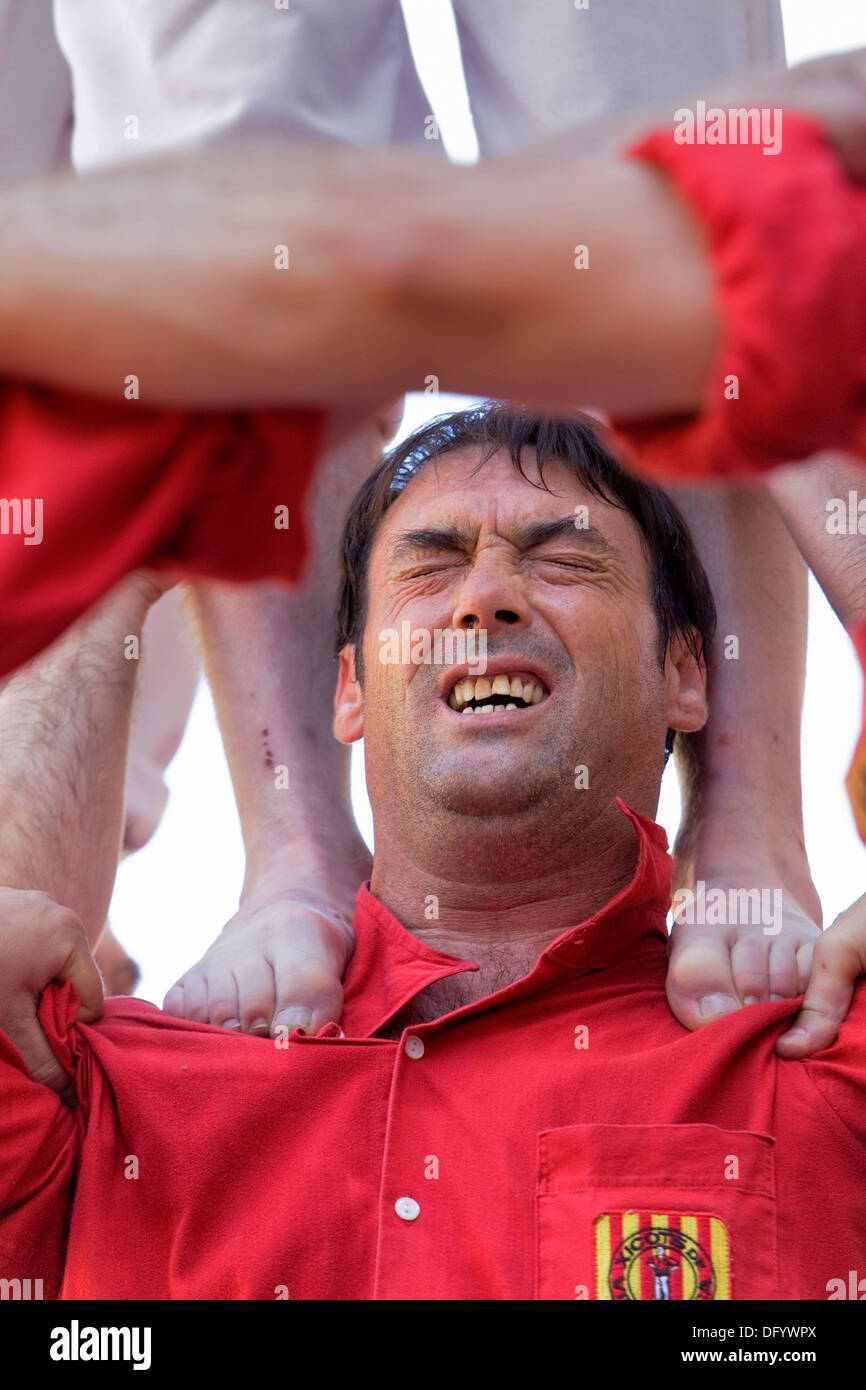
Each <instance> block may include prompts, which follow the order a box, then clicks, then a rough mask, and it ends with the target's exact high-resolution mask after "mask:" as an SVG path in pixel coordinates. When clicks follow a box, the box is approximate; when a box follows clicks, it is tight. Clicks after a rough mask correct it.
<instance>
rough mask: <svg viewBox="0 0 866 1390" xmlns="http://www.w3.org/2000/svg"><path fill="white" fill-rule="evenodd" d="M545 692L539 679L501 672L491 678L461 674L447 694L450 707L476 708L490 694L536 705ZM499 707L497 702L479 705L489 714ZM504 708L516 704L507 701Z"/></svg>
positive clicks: (488, 697) (514, 707)
mask: <svg viewBox="0 0 866 1390" xmlns="http://www.w3.org/2000/svg"><path fill="white" fill-rule="evenodd" d="M547 693H548V692H547V689H546V688H545V686H544V685H543V684H542V683H541V681H538V680H524V679H523V678H522V677H521V676H509V675H505V674H501V675H498V676H494V677H493V678H492V680H491V678H490V677H489V676H478V677H477V678H476V679H475V680H472V678H471V677H469V676H463V677H461V679H460V680H458V681H457V682H456V683H455V685H454V688H453V689H452V691H451V694H450V695H449V696H448V703H449V705H450V706H451V708H452V709H459V710H462V709H463V708H464V706H469V707H470V708H472V707H475V708H478V707H479V706H478V702H479V701H483V700H488V699H490V697H491V695H500V696H501V695H508V696H510V699H511V700H521V701H522V702H523V704H524V705H537V704H539V703H540V702H541V701H542V700H543V699H544V697H545V695H547ZM501 707H502V706H501V704H500V703H497V704H496V705H481V706H480V709H481V712H482V713H484V714H489V713H492V712H493V710H494V709H499V708H501ZM505 708H506V709H517V705H516V704H511V703H509V704H507V705H506V706H505Z"/></svg>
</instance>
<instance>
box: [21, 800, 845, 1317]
mask: <svg viewBox="0 0 866 1390" xmlns="http://www.w3.org/2000/svg"><path fill="white" fill-rule="evenodd" d="M620 805H621V808H622V809H623V810H624V812H625V814H627V815H628V816H629V817H630V818H631V820H632V822H633V824H634V826H635V828H636V831H637V834H638V837H639V841H640V854H639V859H638V865H637V869H636V872H635V876H634V879H633V880H632V882H631V883H630V884H629V885H628V886H627V887H625V888H624V889H623V890H622V891H621V892H620V893H619V894H617V895H616V897H614V898H613V899H612V900H611V901H610V902H609V903H608V904H607V905H606V907H605V908H603V909H602V910H601V911H600V912H598V913H597V914H596V916H595V917H593V918H592V919H591V920H589V921H588V922H585V923H582V924H581V925H580V926H578V927H575V928H574V929H573V930H571V931H567V932H565V933H563V934H562V935H561V936H560V937H559V938H558V939H557V940H556V941H554V942H553V943H552V944H551V945H550V946H549V947H548V948H547V949H546V950H545V951H544V952H543V953H542V955H541V956H540V957H539V960H538V962H537V964H536V966H535V968H534V970H533V971H532V972H531V973H530V974H529V975H528V976H526V977H525V978H524V979H523V980H521V981H518V982H517V983H515V984H513V985H511V986H509V987H508V988H507V989H505V990H502V991H500V992H498V993H497V994H494V995H491V996H489V997H488V998H486V999H483V1000H481V1001H479V1002H478V1003H476V1004H472V1005H469V1006H467V1007H465V1008H463V1009H461V1010H458V1011H457V1012H454V1013H451V1014H449V1015H446V1016H445V1017H443V1018H441V1019H438V1020H437V1021H436V1022H434V1023H428V1024H425V1025H423V1026H422V1027H417V1028H414V1029H412V1030H411V1034H409V1033H406V1034H404V1035H403V1039H402V1040H401V1041H398V1042H394V1041H389V1040H386V1039H381V1038H377V1037H376V1036H375V1034H376V1031H377V1030H378V1029H379V1028H381V1027H382V1026H383V1025H384V1023H385V1022H386V1021H387V1020H388V1019H389V1018H390V1017H393V1016H394V1015H395V1014H396V1013H397V1011H398V1010H399V1009H400V1008H401V1006H402V1005H403V1004H404V1003H405V1002H406V1001H407V1000H408V999H410V998H412V997H413V996H414V995H415V994H416V993H417V992H418V991H419V990H421V989H423V988H424V986H425V985H427V984H428V983H430V982H432V981H433V980H437V979H441V978H443V977H444V976H446V975H449V974H454V973H456V972H457V971H460V970H464V969H471V968H473V967H472V966H471V965H469V964H466V963H465V962H461V961H458V960H456V959H455V958H453V957H450V956H445V955H440V954H439V953H437V952H436V951H433V950H430V949H428V948H427V947H425V946H424V945H423V944H421V943H420V942H419V941H418V940H417V939H416V938H415V937H414V936H412V935H411V934H410V933H409V932H407V931H405V930H404V928H403V927H402V926H401V925H400V924H399V922H397V921H396V920H395V919H394V918H393V917H392V916H391V914H390V913H389V912H388V911H387V910H386V909H385V907H384V906H383V905H382V904H381V903H380V902H378V901H377V900H376V899H374V898H373V897H372V896H371V894H370V893H369V891H368V890H367V889H366V888H362V889H361V891H360V892H359V896H358V907H357V914H356V918H355V931H356V934H357V941H358V945H357V950H356V952H355V955H354V957H353V959H352V962H351V965H350V967H349V972H348V976H347V981H346V1003H345V1012H344V1016H343V1020H342V1026H343V1031H344V1033H345V1036H343V1037H341V1036H340V1030H339V1029H338V1028H337V1027H336V1025H329V1026H328V1028H327V1029H325V1030H323V1032H322V1033H321V1034H320V1035H319V1036H317V1037H315V1038H306V1037H304V1036H303V1035H302V1034H300V1033H297V1032H296V1033H293V1034H292V1035H291V1038H290V1039H289V1041H288V1046H287V1047H285V1048H283V1049H280V1048H278V1047H275V1046H274V1044H273V1043H272V1042H270V1041H267V1040H263V1039H258V1038H250V1037H244V1036H238V1035H235V1034H230V1033H226V1032H224V1031H222V1030H220V1029H217V1028H211V1027H209V1026H204V1025H199V1024H194V1023H185V1022H178V1021H177V1020H175V1019H172V1018H169V1017H168V1016H167V1015H165V1014H163V1013H161V1012H160V1011H159V1010H158V1009H156V1008H154V1007H153V1006H152V1005H150V1004H146V1003H144V1002H141V1001H138V1000H126V999H116V1000H112V1001H109V1003H108V1005H107V1007H106V1013H105V1017H104V1019H103V1020H101V1021H100V1022H99V1023H97V1024H95V1025H92V1026H87V1025H82V1024H77V1023H75V1022H74V1021H73V1019H74V1015H75V1011H76V1000H75V996H74V992H73V990H72V988H71V986H69V985H65V986H63V987H62V988H56V987H54V986H52V987H50V988H49V989H47V990H46V991H45V994H44V996H43V1000H42V1005H41V1010H40V1017H41V1020H42V1024H43V1027H44V1028H45V1030H46V1032H47V1033H48V1036H49V1038H50V1040H51V1043H52V1046H53V1048H54V1049H55V1051H56V1052H57V1055H58V1056H59V1058H60V1059H61V1061H62V1063H63V1065H64V1066H65V1067H66V1068H67V1070H68V1071H69V1073H70V1076H72V1077H73V1079H74V1084H75V1088H76V1091H77V1094H78V1097H79V1104H78V1106H77V1108H76V1109H75V1110H69V1109H66V1108H65V1107H64V1106H63V1105H62V1104H61V1102H60V1100H59V1099H58V1097H57V1096H56V1095H55V1094H54V1093H53V1092H51V1091H49V1090H48V1089H46V1088H45V1087H42V1086H39V1085H37V1084H36V1083H34V1082H32V1081H30V1080H29V1079H28V1077H27V1075H26V1073H25V1070H24V1067H23V1064H22V1061H21V1059H20V1057H19V1055H18V1053H17V1051H16V1049H15V1048H14V1047H13V1046H12V1045H11V1044H10V1043H9V1042H8V1041H7V1040H6V1039H5V1038H4V1037H3V1035H2V1034H0V1277H4V1278H19V1279H26V1278H30V1279H31V1280H34V1279H39V1278H41V1279H42V1280H43V1281H44V1294H45V1297H53V1296H56V1295H58V1294H60V1293H62V1295H63V1296H64V1297H66V1298H121V1299H131V1298H169V1297H171V1298H176V1299H208V1298H221V1299H229V1298H248V1299H274V1298H276V1297H279V1296H285V1293H286V1292H287V1293H288V1296H289V1297H290V1298H293V1299H330V1298H358V1299H371V1298H380V1299H399V1298H410V1299H415V1298H418V1299H429V1298H433V1299H464V1298H465V1299H505V1298H508V1299H525V1298H533V1297H543V1298H556V1299H560V1298H562V1299H573V1298H575V1297H583V1296H587V1297H590V1298H595V1297H597V1296H601V1297H605V1296H607V1297H618V1296H624V1295H623V1289H625V1288H626V1287H630V1288H632V1289H635V1288H636V1289H637V1290H638V1291H639V1292H640V1291H641V1290H643V1291H644V1293H643V1296H646V1297H650V1296H652V1290H653V1288H654V1287H655V1286H654V1283H653V1278H654V1274H660V1273H661V1274H665V1273H668V1272H669V1273H670V1289H671V1296H672V1297H684V1296H686V1294H684V1293H683V1289H684V1288H685V1289H686V1292H687V1293H688V1290H689V1289H691V1288H694V1287H697V1285H696V1284H695V1283H694V1281H695V1280H697V1281H698V1283H699V1284H700V1287H701V1289H703V1290H704V1291H705V1290H706V1289H707V1288H709V1289H712V1290H714V1292H713V1294H712V1296H713V1297H717V1296H724V1291H725V1288H726V1287H727V1288H728V1292H729V1294H730V1295H731V1296H732V1297H733V1298H735V1299H749V1298H761V1299H772V1298H783V1299H798V1298H806V1299H824V1298H826V1297H827V1295H828V1289H827V1284H828V1281H829V1280H831V1279H840V1280H843V1281H847V1280H848V1273H849V1270H850V1269H854V1268H858V1267H859V1268H860V1269H861V1271H866V1189H864V1183H863V1171H864V1159H866V1153H864V1144H866V991H864V989H863V988H862V987H861V988H860V989H858V990H857V992H856V996H855V1000H854V1003H853V1006H852V1009H851V1012H850V1014H849V1016H848V1018H847V1019H846V1021H845V1023H844V1024H843V1025H842V1029H841V1033H840V1036H839V1039H838V1041H837V1042H836V1043H835V1044H834V1045H833V1046H832V1047H830V1048H827V1049H826V1050H825V1051H824V1052H822V1053H820V1054H819V1055H817V1056H816V1057H814V1058H812V1059H810V1060H809V1061H807V1062H802V1063H801V1062H783V1061H780V1060H779V1059H778V1058H777V1057H776V1056H775V1055H774V1052H773V1046H774V1043H775V1041H776V1039H777V1038H778V1036H779V1034H780V1033H781V1032H782V1031H783V1030H784V1028H785V1027H786V1025H787V1024H788V1022H789V1020H790V1018H791V1016H792V1014H794V1013H795V1012H796V1009H797V1003H796V1002H792V1001H786V1002H782V1003H772V1004H761V1005H754V1006H752V1007H750V1008H748V1009H744V1010H742V1011H741V1012H739V1013H736V1014H734V1015H733V1016H729V1017H728V1018H725V1019H722V1020H719V1021H717V1022H715V1023H713V1024H710V1025H709V1026H708V1027H707V1028H705V1029H703V1030H702V1031H701V1032H698V1033H689V1032H688V1031H687V1030H686V1029H685V1028H683V1027H681V1025H680V1024H679V1023H677V1022H676V1020H675V1019H674V1018H673V1016H672V1014H671V1013H670V1011H669V1009H668V1006H667V1002H666V999H665V992H664V981H665V969H666V959H665V955H666V932H665V925H664V914H665V909H666V906H667V903H668V882H669V874H670V860H669V858H668V856H667V854H666V852H665V846H666V840H665V835H664V831H663V830H662V829H661V828H660V827H659V826H656V825H655V824H654V823H653V822H652V821H650V820H647V819H646V818H644V817H641V816H638V815H636V814H634V813H632V812H631V811H629V810H628V809H627V808H625V807H624V806H622V803H620ZM581 1030H585V1032H584V1031H581ZM409 1036H415V1037H416V1038H420V1039H421V1040H422V1041H423V1044H424V1052H423V1056H421V1057H417V1056H415V1057H413V1056H411V1055H409V1054H407V1052H406V1050H405V1040H406V1038H407V1037H409ZM584 1044H586V1045H584ZM412 1050H417V1049H416V1048H413V1049H412ZM136 1172H137V1176H133V1174H134V1173H136ZM127 1174H129V1176H127ZM816 1194H820V1200H819V1201H816ZM406 1197H408V1198H411V1199H413V1201H414V1202H417V1203H418V1205H419V1207H420V1214H419V1215H418V1216H417V1219H415V1220H404V1219H401V1217H400V1216H399V1215H398V1213H397V1210H396V1208H395V1203H396V1202H398V1201H399V1199H400V1198H406ZM404 1209H405V1208H404ZM636 1219H637V1222H638V1225H637V1228H636V1230H637V1235H638V1238H639V1239H638V1244H640V1242H644V1248H643V1249H642V1250H641V1249H637V1250H635V1249H631V1252H630V1253H624V1252H623V1249H622V1248H621V1247H622V1244H623V1239H624V1238H625V1237H628V1238H629V1239H631V1238H632V1237H633V1236H634V1234H635V1230H633V1229H632V1227H633V1225H634V1222H635V1220H636ZM641 1220H642V1221H643V1225H642V1226H641V1224H640V1223H641ZM630 1223H631V1224H630ZM656 1228H660V1229H662V1230H663V1231H666V1232H667V1234H666V1235H664V1237H663V1239H662V1241H661V1245H659V1242H658V1241H657V1240H656V1242H655V1244H653V1243H652V1239H651V1238H652V1233H653V1231H654V1230H655V1229H656ZM641 1231H643V1232H644V1233H643V1234H641ZM647 1231H648V1232H649V1234H647ZM605 1232H606V1233H607V1235H606V1239H607V1246H605ZM695 1248H696V1249H697V1251H698V1252H703V1255H701V1254H700V1253H698V1254H697V1255H695ZM617 1252H619V1253H617ZM690 1252H691V1254H692V1255H693V1256H694V1259H689V1258H688V1257H689V1253H690ZM655 1256H658V1257H659V1259H660V1260H662V1261H665V1260H673V1261H674V1265H673V1266H671V1269H670V1271H668V1267H667V1266H666V1265H665V1266H664V1268H663V1269H661V1270H658V1269H656V1270H655V1271H654V1270H653V1268H652V1266H651V1265H650V1264H649V1260H650V1259H651V1258H654V1257H655ZM706 1260H709V1267H708V1266H707V1264H706V1262H705V1261H706ZM690 1281H692V1282H690ZM611 1290H613V1292H611ZM605 1291H607V1292H605ZM660 1296H663V1295H660ZM698 1296H701V1297H705V1296H707V1295H706V1292H702V1293H699V1295H698Z"/></svg>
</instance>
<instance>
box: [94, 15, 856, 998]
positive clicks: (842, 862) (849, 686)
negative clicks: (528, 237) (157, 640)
mask: <svg viewBox="0 0 866 1390" xmlns="http://www.w3.org/2000/svg"><path fill="white" fill-rule="evenodd" d="M404 9H405V11H406V15H407V22H408V24H409V28H410V37H411V38H412V40H413V46H414V48H415V51H416V57H417V60H418V67H419V71H420V73H421V76H422V79H423V81H424V83H425V86H426V88H427V91H428V95H429V96H430V101H431V107H432V108H433V109H434V110H435V111H436V115H437V118H438V121H439V126H440V130H441V133H442V137H443V140H444V141H445V144H446V147H447V148H448V151H449V153H450V154H451V156H452V157H453V158H457V159H461V160H471V159H472V158H474V157H475V153H476V146H475V139H474V134H473V131H472V124H471V119H470V116H469V109H468V103H467V100H466V93H465V87H464V85H463V80H462V74H461V71H460V65H459V54H458V50H457V43H456V36H455V33H454V29H453V22H452V21H451V14H450V6H449V5H448V3H447V0H404ZM782 10H783V14H784V21H785V40H786V44H787V48H788V58H789V61H790V62H800V61H802V60H803V59H805V58H810V57H816V56H818V55H819V54H821V53H827V52H833V51H837V50H841V49H845V48H856V47H859V46H861V45H866V7H863V6H862V5H861V4H860V3H858V0H822V3H820V4H816V3H814V0H782ZM686 85H688V84H686ZM462 403H463V402H462V400H461V398H456V397H445V396H439V397H438V398H437V397H429V396H414V397H410V398H409V400H408V404H407V412H406V416H405V418H404V421H403V427H402V429H403V431H408V430H410V429H413V428H415V427H416V426H417V425H418V424H420V423H421V422H422V421H423V420H424V419H425V418H426V416H427V415H428V414H429V413H431V410H432V411H435V413H439V412H441V411H446V410H449V409H455V408H457V407H458V406H459V405H460V404H462ZM860 707H861V679H860V672H859V667H858V665H857V662H856V659H855V657H854V654H853V650H852V648H851V646H850V644H849V642H848V639H847V638H846V636H845V634H844V632H843V631H842V629H841V628H840V626H839V624H838V622H837V621H836V619H835V617H834V616H833V614H832V612H831V611H830V609H829V607H828V606H827V603H826V602H825V600H824V598H823V596H822V595H821V593H820V591H819V590H818V589H817V588H816V586H814V585H813V586H812V593H811V602H810V632H809V650H808V667H807V678H806V703H805V713H804V719H803V760H804V773H803V790H804V802H805V816H806V844H807V848H808V851H809V858H810V861H811V864H812V871H813V875H814V878H815V882H816V885H817V888H818V891H819V893H820V895H821V900H822V903H823V906H824V914H825V922H827V923H828V924H829V922H830V921H832V919H833V917H835V916H836V914H837V913H839V912H840V911H842V910H843V909H844V908H845V907H846V906H847V905H848V904H849V903H850V902H851V901H852V900H853V899H854V898H856V897H858V896H859V895H860V893H861V892H862V891H863V890H864V888H866V849H864V846H863V845H862V844H861V842H860V840H859V838H858V836H857V834H856V831H855V829H854V824H853V820H852V817H851V812H850V809H849V806H848V800H847V797H846V795H845V790H844V787H843V778H844V775H845V772H846V771H847V768H848V764H849V761H850V757H851V752H852V750H853V747H854V742H855V738H856V734H857V731H858V729H859V724H860ZM353 754H354V760H353V800H354V804H355V810H356V815H357V817H358V821H359V824H360V825H361V828H362V831H363V832H364V834H365V836H366V837H367V839H368V841H369V840H370V836H371V822H370V813H369V806H368V804H367V798H366V793H365V789H364V782H363V762H362V755H361V747H360V745H356V747H355V749H354V750H353ZM168 782H169V787H170V791H171V796H170V800H169V805H168V809H167V811H166V813H165V816H164V818H163V820H162V823H161V825H160V827H159V829H158V831H157V833H156V835H155V836H154V838H153V839H152V840H151V842H150V843H149V844H148V845H147V846H146V847H145V848H144V849H143V850H142V851H141V852H140V853H139V854H137V855H134V856H133V857H132V858H130V859H128V860H126V861H125V862H124V863H123V864H122V865H121V867H120V870H119V873H118V880H117V885H116V888H115V893H114V897H113V899H112V905H111V921H112V925H113V927H114V930H115V932H116V934H117V935H118V936H119V938H120V939H121V941H122V942H123V944H124V946H125V947H126V949H127V950H128V951H129V952H130V954H131V955H132V956H133V957H134V958H135V959H136V960H137V961H138V963H139V965H140V966H141V969H142V980H141V984H140V986H139V989H138V993H139V994H140V995H141V996H142V997H144V998H147V999H153V1000H155V1001H156V1002H157V1003H161V1002H162V998H163V995H164V993H165V991H166V990H167V989H168V987H169V986H170V985H171V984H172V983H173V982H174V980H175V979H176V978H177V976H178V975H179V974H181V973H182V972H183V971H184V970H185V969H186V968H187V967H188V966H190V965H192V964H193V963H194V962H195V961H196V960H197V959H198V958H199V956H200V955H201V954H202V953H203V951H204V950H205V949H206V948H207V946H208V945H209V944H210V942H211V941H212V940H213V938H214V937H215V936H216V935H217V933H218V932H219V930H220V928H221V927H222V925H223V923H224V922H225V921H226V920H227V919H228V918H229V917H230V916H231V915H232V913H233V912H234V911H235V909H236V906H237V898H238V893H239V891H240V885H241V880H242V877H243V852H242V848H241V839H240V830H239V826H238V820H237V814H236V811H235V807H234V800H233V796H232V791H231V783H230V780H229V776H228V771H227V768H226V763H225V757H224V754H223V751H222V744H221V742H220V737H219V731H218V729H217V725H216V721H215V719H214V713H213V706H212V703H211V699H210V694H209V692H208V690H207V687H206V685H205V684H204V683H202V685H201V687H200V688H199V693H198V696H197V698H196V702H195V705H194V708H193V712H192V716H191V719H190V723H189V727H188V730H187V734H186V737H185V739H184V742H183V744H182V746H181V748H180V751H179V752H178V754H177V757H176V758H175V760H174V762H173V763H172V765H171V767H170V768H169V771H168ZM678 817H679V794H678V789H677V783H676V776H675V774H674V772H673V769H670V770H669V772H668V773H667V774H666V775H665V779H664V783H663V786H662V798H661V805H660V809H659V816H658V818H659V820H660V821H661V823H662V824H663V825H664V826H665V828H666V829H667V832H668V835H669V837H670V838H671V839H672V838H673V835H674V833H675V831H676V825H677V820H678Z"/></svg>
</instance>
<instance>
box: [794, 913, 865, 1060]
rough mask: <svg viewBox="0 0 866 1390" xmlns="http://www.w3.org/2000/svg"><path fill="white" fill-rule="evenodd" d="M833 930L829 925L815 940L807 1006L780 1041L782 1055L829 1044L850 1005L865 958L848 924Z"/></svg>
mask: <svg viewBox="0 0 866 1390" xmlns="http://www.w3.org/2000/svg"><path fill="white" fill-rule="evenodd" d="M833 932H834V927H828V929H827V931H826V932H824V934H823V935H822V936H821V937H819V938H818V940H817V941H816V942H815V946H814V954H813V964H812V974H811V977H810V980H809V984H808V987H807V989H806V995H805V998H804V999H803V1007H802V1009H801V1010H800V1012H799V1013H798V1015H797V1017H796V1018H795V1019H794V1022H793V1024H792V1026H791V1027H790V1028H789V1029H788V1030H787V1032H785V1033H783V1034H782V1036H781V1037H780V1038H779V1041H778V1042H777V1044H776V1052H777V1053H778V1055H779V1056H780V1057H786V1058H793V1057H809V1056H811V1054H812V1053H813V1052H820V1050H821V1049H822V1048H825V1047H829V1046H830V1045H831V1044H832V1043H833V1042H835V1040H836V1036H837V1034H838V1032H839V1025H840V1024H841V1023H842V1020H843V1019H844V1018H845V1015H846V1014H847V1012H848V1009H849V1008H850V1005H851V999H852V997H853V995H854V986H855V985H856V983H857V980H858V978H859V976H860V974H861V973H862V969H863V964H864V962H863V959H862V954H861V951H860V950H859V949H858V946H857V944H856V942H855V941H854V940H853V939H852V937H851V935H849V934H848V933H847V932H846V930H845V929H844V927H843V929H842V930H841V931H839V932H838V933H837V934H836V935H835V936H834V935H833Z"/></svg>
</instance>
